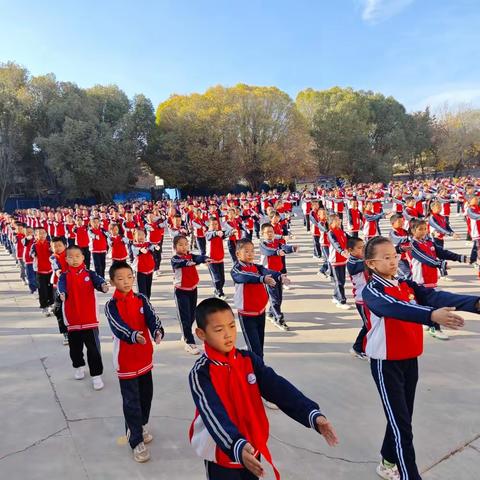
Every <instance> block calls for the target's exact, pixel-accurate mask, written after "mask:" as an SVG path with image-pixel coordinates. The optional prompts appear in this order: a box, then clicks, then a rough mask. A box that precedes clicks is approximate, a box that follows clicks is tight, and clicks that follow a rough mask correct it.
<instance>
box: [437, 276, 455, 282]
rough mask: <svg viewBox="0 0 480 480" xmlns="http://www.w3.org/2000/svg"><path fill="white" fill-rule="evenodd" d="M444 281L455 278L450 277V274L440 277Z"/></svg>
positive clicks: (451, 280) (450, 280)
mask: <svg viewBox="0 0 480 480" xmlns="http://www.w3.org/2000/svg"><path fill="white" fill-rule="evenodd" d="M440 278H441V279H442V280H443V281H444V282H453V278H451V277H449V276H448V275H446V276H444V277H440Z"/></svg>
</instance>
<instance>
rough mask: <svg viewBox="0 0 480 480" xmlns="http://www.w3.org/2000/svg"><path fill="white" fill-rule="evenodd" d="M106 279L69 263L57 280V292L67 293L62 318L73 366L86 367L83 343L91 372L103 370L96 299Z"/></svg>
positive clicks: (98, 372) (93, 374)
mask: <svg viewBox="0 0 480 480" xmlns="http://www.w3.org/2000/svg"><path fill="white" fill-rule="evenodd" d="M104 284H105V280H104V279H103V278H102V277H100V276H99V275H97V274H96V273H95V272H93V271H92V270H87V269H86V268H85V265H83V264H82V265H81V266H79V267H72V266H68V267H67V269H66V270H65V271H64V272H63V273H62V274H61V275H60V278H59V279H58V287H57V288H58V293H59V294H62V293H63V294H64V295H65V297H66V298H65V301H64V302H63V304H62V308H63V321H64V322H65V325H66V326H67V329H68V346H69V349H70V358H71V360H72V365H73V368H78V367H83V366H84V365H85V359H84V357H83V346H84V345H85V347H86V349H87V361H88V368H89V370H90V375H91V376H92V377H96V376H98V375H101V374H102V373H103V363H102V354H101V350H100V337H99V335H98V325H99V324H98V317H97V299H96V297H95V290H99V291H102V286H103V285H104Z"/></svg>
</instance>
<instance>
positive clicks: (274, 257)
mask: <svg viewBox="0 0 480 480" xmlns="http://www.w3.org/2000/svg"><path fill="white" fill-rule="evenodd" d="M293 251H294V250H293V246H292V245H288V244H286V243H283V242H282V241H281V240H279V239H277V238H275V239H274V240H272V241H271V242H268V241H266V240H262V241H261V242H260V255H261V257H260V261H261V263H262V265H263V266H264V267H267V268H269V269H270V270H275V271H276V272H281V271H282V270H283V269H284V263H283V262H284V258H285V257H283V256H280V255H279V254H280V252H285V253H286V254H289V253H293Z"/></svg>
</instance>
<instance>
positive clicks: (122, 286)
mask: <svg viewBox="0 0 480 480" xmlns="http://www.w3.org/2000/svg"><path fill="white" fill-rule="evenodd" d="M109 275H110V283H111V284H112V285H113V286H114V287H115V293H114V294H113V298H112V299H111V300H109V301H108V302H107V303H106V304H105V316H106V317H107V320H108V323H109V324H110V328H111V329H112V333H113V335H114V337H113V362H114V367H115V370H116V372H117V375H118V380H119V382H120V391H121V394H122V399H123V414H124V417H125V428H126V433H127V438H128V441H129V443H130V446H131V448H132V450H133V458H134V460H135V461H136V462H140V463H142V462H146V461H147V460H149V459H150V452H149V451H148V449H147V447H145V444H146V443H150V442H151V441H152V440H153V436H152V434H151V433H150V432H149V431H148V428H147V424H148V420H149V417H150V408H151V405H152V398H153V382H152V368H153V346H152V340H154V341H155V343H157V344H159V343H160V342H161V340H162V338H163V336H164V330H163V327H162V323H161V322H160V319H159V318H158V315H157V314H156V313H155V310H154V309H153V307H152V304H151V303H150V302H149V301H148V299H147V297H145V296H144V295H142V294H141V293H138V294H135V293H134V292H133V289H132V287H133V283H134V275H133V270H132V267H130V265H128V263H126V262H116V263H114V264H113V265H112V266H111V267H110V271H109Z"/></svg>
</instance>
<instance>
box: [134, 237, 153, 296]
mask: <svg viewBox="0 0 480 480" xmlns="http://www.w3.org/2000/svg"><path fill="white" fill-rule="evenodd" d="M159 248H160V247H159V246H158V245H151V244H150V243H149V242H147V241H146V240H145V232H144V231H143V230H140V229H137V230H135V235H134V242H133V244H132V253H133V258H134V263H133V265H134V269H135V271H136V273H137V285H138V292H139V293H143V294H144V295H145V296H146V297H147V298H148V299H150V297H151V295H152V279H153V271H154V270H155V259H154V258H153V254H152V252H153V251H155V249H159Z"/></svg>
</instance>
